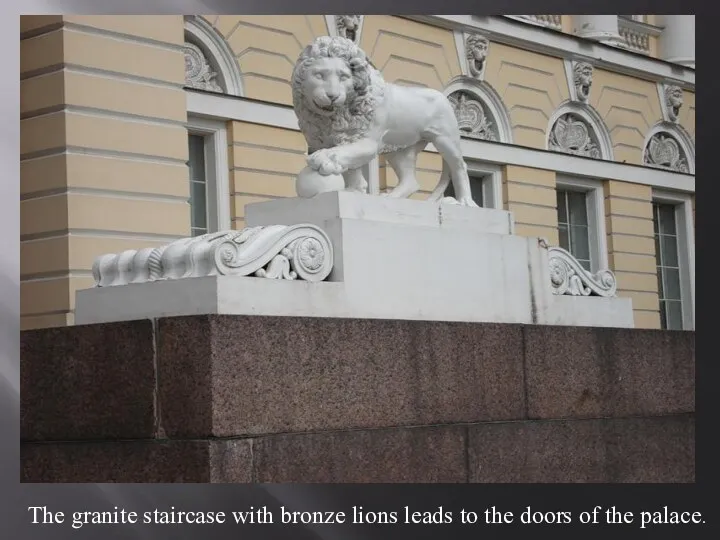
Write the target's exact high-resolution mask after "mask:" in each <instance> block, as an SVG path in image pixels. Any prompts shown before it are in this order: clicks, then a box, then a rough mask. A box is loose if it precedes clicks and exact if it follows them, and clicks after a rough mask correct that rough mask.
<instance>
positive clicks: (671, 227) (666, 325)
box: [653, 202, 683, 330]
mask: <svg viewBox="0 0 720 540" xmlns="http://www.w3.org/2000/svg"><path fill="white" fill-rule="evenodd" d="M675 216H676V205H674V204H670V203H660V202H656V203H654V204H653V225H654V227H655V257H656V259H657V278H658V294H659V295H660V326H661V328H663V329H667V330H682V329H683V295H682V284H681V283H682V282H681V278H680V252H679V242H678V240H679V238H678V226H677V220H676V217H675Z"/></svg>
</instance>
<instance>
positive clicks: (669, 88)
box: [663, 85, 683, 122]
mask: <svg viewBox="0 0 720 540" xmlns="http://www.w3.org/2000/svg"><path fill="white" fill-rule="evenodd" d="M663 93H664V97H665V112H666V114H667V119H668V120H669V121H670V122H677V121H678V118H679V116H680V108H681V107H682V106H683V90H682V88H680V87H679V86H675V85H665V86H664V87H663Z"/></svg>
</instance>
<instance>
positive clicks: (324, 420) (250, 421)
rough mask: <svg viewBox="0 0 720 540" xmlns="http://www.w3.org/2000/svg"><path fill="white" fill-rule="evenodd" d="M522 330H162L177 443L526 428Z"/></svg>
mask: <svg viewBox="0 0 720 540" xmlns="http://www.w3.org/2000/svg"><path fill="white" fill-rule="evenodd" d="M521 332H522V327H520V326H519V325H502V324H472V323H443V322H428V321H397V320H392V321H389V320H358V319H331V318H307V317H305V318H300V317H259V316H258V317H248V316H212V315H211V316H197V317H178V318H168V319H161V320H160V321H159V322H158V333H159V338H158V366H159V381H160V384H159V389H160V402H161V406H160V410H161V417H162V426H163V428H164V430H165V433H166V434H167V436H168V437H205V436H216V437H234V436H244V435H263V434H274V433H290V432H305V431H327V430H343V429H368V428H383V427H391V426H412V425H429V424H446V423H454V422H479V421H485V420H503V419H515V418H519V417H522V416H523V415H524V414H525V402H524V397H523V396H524V381H523V371H522V352H523V351H522V334H521Z"/></svg>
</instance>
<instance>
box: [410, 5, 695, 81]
mask: <svg viewBox="0 0 720 540" xmlns="http://www.w3.org/2000/svg"><path fill="white" fill-rule="evenodd" d="M402 16H403V17H405V18H408V19H413V20H417V21H421V22H424V23H426V24H431V25H433V26H440V27H443V28H448V29H450V30H459V31H464V32H477V31H479V32H481V33H484V35H485V36H486V37H487V38H488V39H489V40H490V41H491V42H492V41H494V42H496V43H502V44H505V45H509V46H512V47H518V48H520V49H525V50H529V51H533V52H537V53H541V54H545V55H549V56H554V57H558V58H570V59H573V60H583V61H585V62H590V63H591V64H593V65H594V66H595V67H596V68H601V69H607V70H610V71H615V72H617V73H623V74H625V75H630V76H631V77H637V78H640V79H645V80H650V81H661V80H667V81H669V82H670V81H672V83H673V84H677V85H680V86H682V87H684V88H686V89H690V90H693V91H694V89H695V70H694V69H691V68H689V67H686V66H682V65H680V64H672V63H670V62H665V61H662V60H658V59H655V58H651V57H649V56H645V55H641V54H637V53H632V52H629V51H626V50H624V49H622V48H619V47H611V46H608V45H603V44H600V43H595V42H592V41H590V40H587V39H583V38H580V37H578V36H574V35H571V34H566V33H564V32H561V31H558V30H552V29H549V28H544V27H540V26H537V25H533V24H528V23H525V22H519V21H516V20H513V19H510V18H507V17H503V16H485V15H402Z"/></svg>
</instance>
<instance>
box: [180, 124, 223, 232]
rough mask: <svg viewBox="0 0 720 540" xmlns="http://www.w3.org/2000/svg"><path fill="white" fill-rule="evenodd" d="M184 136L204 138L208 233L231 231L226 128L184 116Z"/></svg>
mask: <svg viewBox="0 0 720 540" xmlns="http://www.w3.org/2000/svg"><path fill="white" fill-rule="evenodd" d="M186 127H187V131H188V137H189V136H190V135H201V136H203V137H205V184H206V186H207V196H206V203H207V229H208V233H211V232H218V231H225V230H229V229H231V228H232V218H231V216H230V171H229V168H228V142H227V127H226V124H225V122H224V121H220V120H210V119H208V118H198V117H191V116H189V117H188V121H187V124H186Z"/></svg>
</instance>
